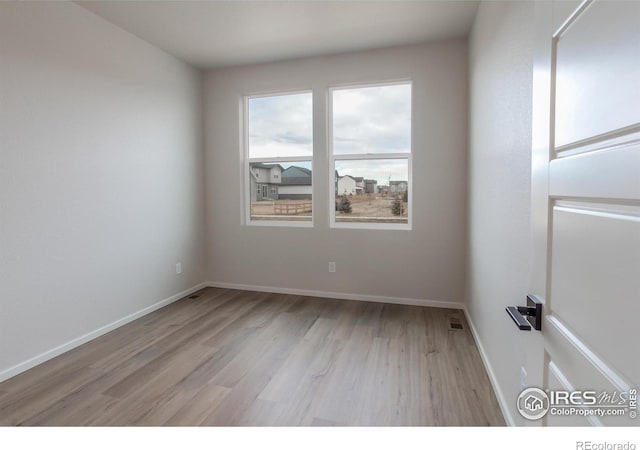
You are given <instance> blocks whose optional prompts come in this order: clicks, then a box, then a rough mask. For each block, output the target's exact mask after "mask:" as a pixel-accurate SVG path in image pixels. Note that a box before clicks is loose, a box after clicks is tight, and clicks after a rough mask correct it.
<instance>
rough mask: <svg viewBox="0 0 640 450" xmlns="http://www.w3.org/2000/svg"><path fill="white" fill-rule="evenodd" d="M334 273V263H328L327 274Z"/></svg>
mask: <svg viewBox="0 0 640 450" xmlns="http://www.w3.org/2000/svg"><path fill="white" fill-rule="evenodd" d="M335 271H336V263H335V261H329V272H330V273H334V272H335Z"/></svg>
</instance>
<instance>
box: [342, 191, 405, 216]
mask: <svg viewBox="0 0 640 450" xmlns="http://www.w3.org/2000/svg"><path fill="white" fill-rule="evenodd" d="M341 200H342V199H341V197H337V198H336V202H340V201H341ZM349 200H351V213H349V214H346V213H343V212H340V211H337V212H336V218H338V219H340V218H344V219H347V218H350V217H389V218H396V219H401V218H405V219H406V217H407V203H406V202H403V203H402V210H403V213H402V215H400V216H394V215H393V213H392V212H391V204H392V203H393V199H391V198H386V197H382V196H381V195H379V194H363V195H353V196H351V197H349Z"/></svg>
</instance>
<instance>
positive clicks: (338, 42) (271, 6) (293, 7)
mask: <svg viewBox="0 0 640 450" xmlns="http://www.w3.org/2000/svg"><path fill="white" fill-rule="evenodd" d="M76 3H78V4H80V5H82V6H84V7H85V8H87V9H89V10H90V11H93V12H94V13H96V14H98V15H99V16H101V17H103V18H104V19H106V20H108V21H109V22H112V23H114V24H115V25H117V26H119V27H121V28H124V29H125V30H127V31H129V32H131V33H133V34H135V35H136V36H138V37H140V38H142V39H144V40H146V41H148V42H150V43H151V44H153V45H155V46H157V47H160V48H161V49H163V50H165V51H167V52H168V53H170V54H172V55H174V56H176V57H178V58H180V59H182V60H183V61H185V62H187V63H189V64H192V65H194V66H196V67H199V68H212V67H222V66H231V65H239V64H249V63H258V62H266V61H277V60H284V59H292V58H299V57H305V56H317V55H325V54H333V53H342V52H347V51H355V50H366V49H373V48H381V47H391V46H395V45H402V44H412V43H420V42H427V41H434V40H440V39H447V38H453V37H462V36H466V35H467V34H468V32H469V29H470V28H471V25H472V23H473V19H474V16H475V13H476V9H477V6H478V2H477V1H459V0H449V1H433V0H430V1H427V0H422V1H399V0H395V1H270V0H260V1H238V0H236V1H219V0H218V1H211V0H210V1H149V0H134V1H130V0H129V1H114V0H99V1H95V0H93V1H77V2H76Z"/></svg>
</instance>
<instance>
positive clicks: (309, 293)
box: [208, 281, 464, 309]
mask: <svg viewBox="0 0 640 450" xmlns="http://www.w3.org/2000/svg"><path fill="white" fill-rule="evenodd" d="M208 286H209V287H217V288H225V289H239V290H243V291H257V292H270V293H273V294H290V295H304V296H305V297H322V298H337V299H342V300H357V301H362V302H376V303H394V304H398V305H412V306H430V307H434V308H450V309H463V307H464V305H463V304H462V303H458V302H445V301H439V300H426V299H418V298H405V297H384V296H379V295H368V294H348V293H346V292H332V291H315V290H308V289H291V288H283V287H275V286H256V285H252V284H239V283H225V282H222V281H210V282H209V283H208Z"/></svg>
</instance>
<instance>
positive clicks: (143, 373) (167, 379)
mask: <svg viewBox="0 0 640 450" xmlns="http://www.w3.org/2000/svg"><path fill="white" fill-rule="evenodd" d="M196 295H198V297H197V298H185V299H182V300H180V301H178V302H176V303H173V304H171V305H169V306H167V307H165V308H163V309H160V310H158V311H156V312H154V313H151V314H149V315H147V316H145V317H143V318H141V319H138V320H136V321H135V322H131V323H130V324H127V325H125V326H123V327H121V328H119V329H117V330H115V331H113V332H111V333H109V334H106V335H104V336H102V337H100V338H98V339H95V340H94V341H92V342H90V343H88V344H85V345H83V346H81V347H78V348H77V349H74V350H72V351H70V352H68V353H65V354H64V355H61V356H59V357H57V358H55V359H52V360H50V361H48V362H46V363H44V364H42V365H40V366H38V367H36V368H34V369H31V370H29V371H27V372H25V373H23V374H20V375H18V376H16V377H14V378H12V379H10V380H7V381H5V382H4V383H0V424H1V425H49V426H51V425H94V426H99V425H227V426H229V425H247V426H248V425H253V426H267V425H270V426H273V425H290V426H293V425H306V426H346V425H362V426H367V425H375V426H386V425H395V426H397V425H403V426H416V425H504V420H503V418H502V415H501V413H500V409H499V407H498V404H497V402H496V399H495V395H494V393H493V390H492V389H491V385H490V383H489V380H488V378H487V374H486V372H485V369H484V367H483V365H482V362H481V359H480V355H479V354H478V350H477V348H476V346H475V343H474V341H473V338H472V336H471V334H470V332H469V331H468V328H467V324H466V322H465V320H464V317H463V314H462V313H461V312H460V311H455V310H450V309H437V308H423V307H417V306H401V305H391V304H382V303H367V302H355V301H346V300H330V299H320V298H309V297H300V296H293V295H280V294H268V293H258V292H247V291H238V290H229V289H216V288H207V289H203V290H202V291H200V292H198V293H197V294H196ZM451 318H454V319H458V321H459V322H461V323H462V324H463V327H464V329H463V330H452V329H450V327H449V322H450V319H451Z"/></svg>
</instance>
